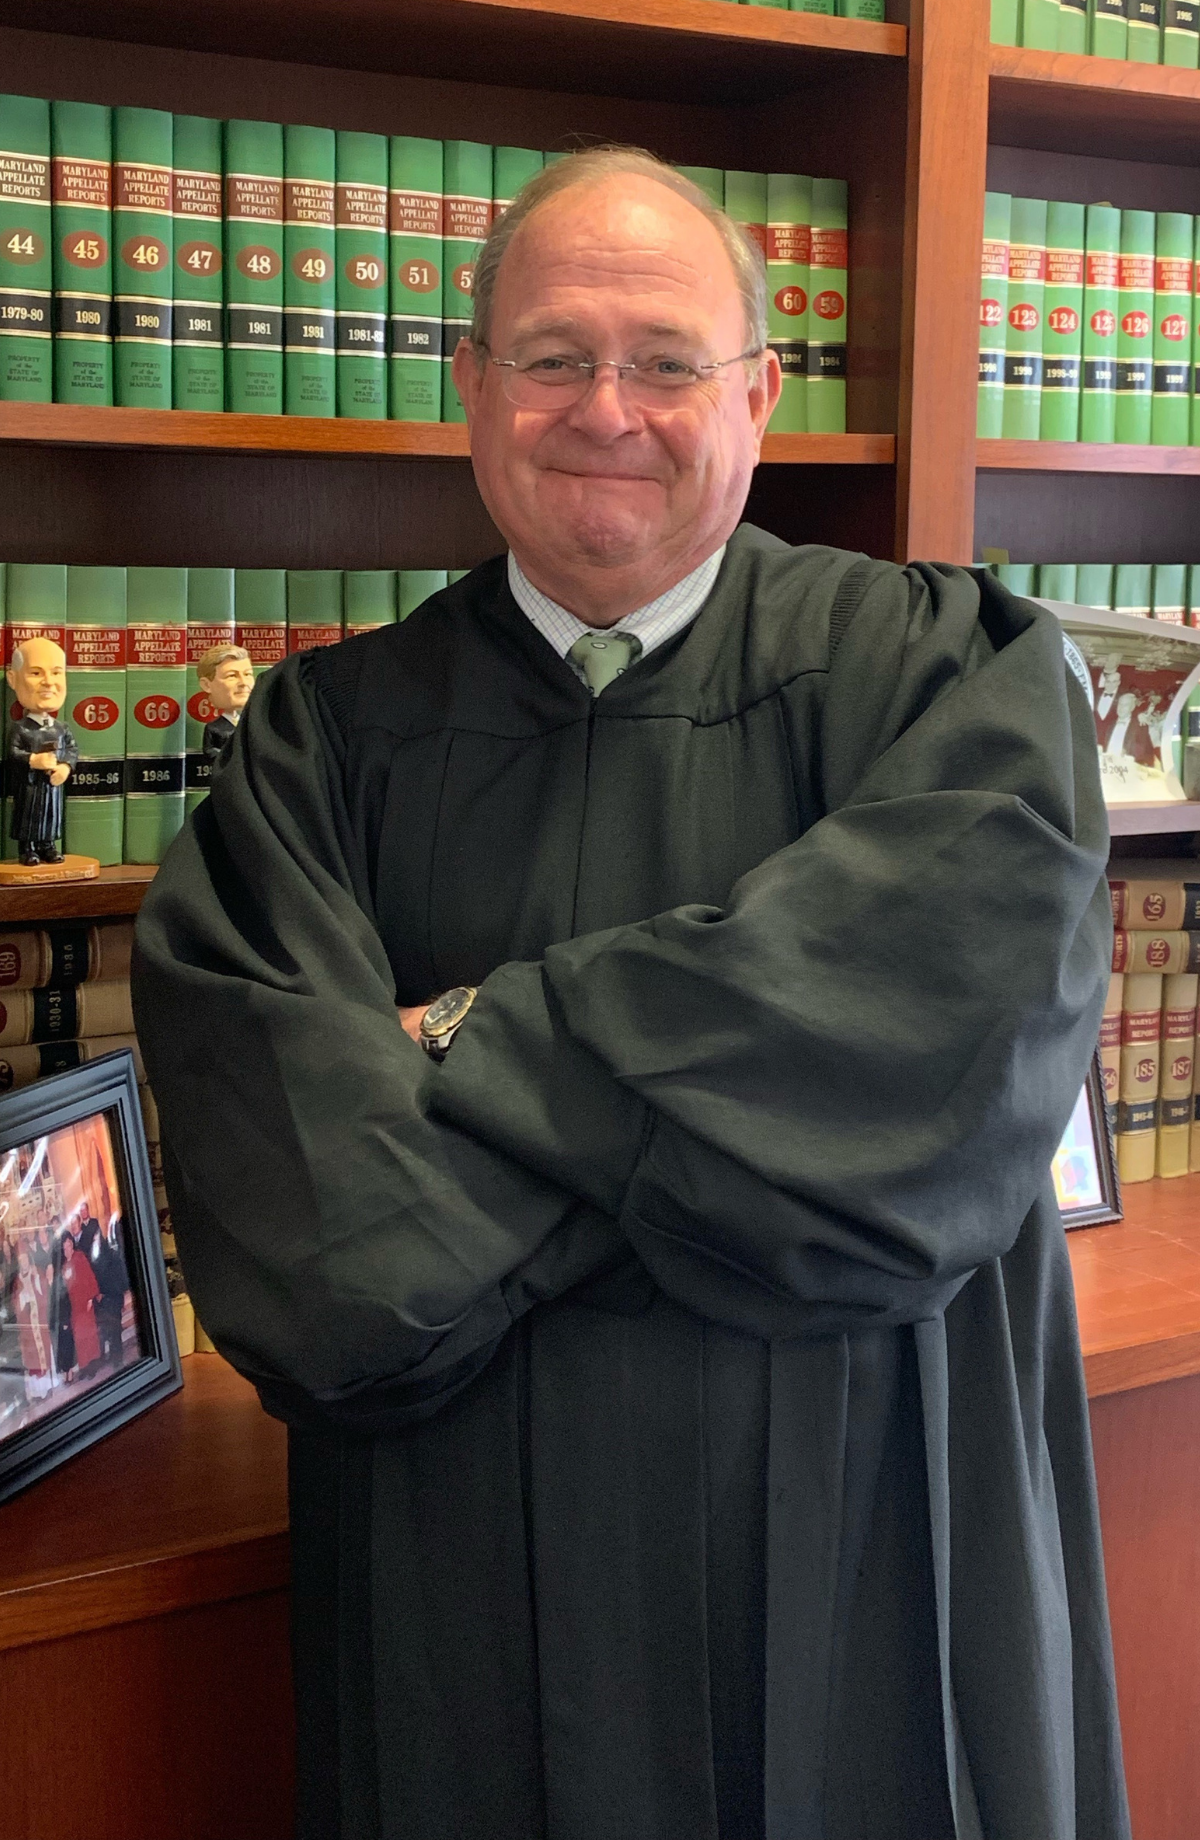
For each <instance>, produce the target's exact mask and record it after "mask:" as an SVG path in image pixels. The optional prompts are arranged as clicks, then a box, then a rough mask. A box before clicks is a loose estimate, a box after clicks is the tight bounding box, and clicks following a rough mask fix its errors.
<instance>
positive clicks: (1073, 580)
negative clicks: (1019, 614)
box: [1038, 562, 1079, 606]
mask: <svg viewBox="0 0 1200 1840" xmlns="http://www.w3.org/2000/svg"><path fill="white" fill-rule="evenodd" d="M1078 576H1079V570H1078V568H1077V567H1076V565H1075V563H1073V562H1043V563H1042V564H1041V565H1040V566H1039V568H1038V596H1039V598H1040V599H1041V600H1044V601H1066V602H1068V604H1069V605H1071V606H1074V605H1075V598H1076V595H1077V594H1078V592H1079V587H1078Z"/></svg>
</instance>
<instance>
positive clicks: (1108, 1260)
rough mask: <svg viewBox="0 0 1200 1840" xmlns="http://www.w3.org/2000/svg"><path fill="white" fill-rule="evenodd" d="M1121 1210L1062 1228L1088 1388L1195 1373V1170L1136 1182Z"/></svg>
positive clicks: (1199, 1322) (1199, 1232)
mask: <svg viewBox="0 0 1200 1840" xmlns="http://www.w3.org/2000/svg"><path fill="white" fill-rule="evenodd" d="M1124 1203H1125V1219H1124V1220H1123V1221H1120V1222H1118V1223H1117V1224H1116V1225H1114V1226H1110V1227H1081V1228H1078V1229H1077V1230H1076V1231H1074V1232H1072V1233H1069V1234H1068V1235H1067V1245H1068V1248H1069V1250H1070V1254H1071V1267H1072V1270H1073V1271H1074V1274H1075V1296H1076V1302H1077V1305H1078V1309H1079V1330H1080V1337H1081V1340H1082V1343H1083V1359H1084V1368H1085V1370H1086V1373H1087V1386H1088V1393H1089V1395H1090V1396H1091V1397H1092V1398H1097V1397H1099V1396H1100V1395H1102V1394H1105V1393H1122V1392H1128V1391H1130V1390H1132V1389H1133V1388H1135V1387H1139V1386H1152V1385H1154V1384H1156V1383H1157V1382H1158V1381H1160V1380H1178V1379H1182V1378H1183V1377H1184V1376H1186V1375H1188V1374H1200V1175H1193V1176H1180V1177H1179V1178H1178V1179H1176V1180H1172V1181H1154V1182H1139V1183H1136V1184H1133V1185H1129V1186H1127V1187H1126V1188H1125V1191H1124Z"/></svg>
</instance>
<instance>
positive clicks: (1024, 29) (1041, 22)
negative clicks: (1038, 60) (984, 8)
mask: <svg viewBox="0 0 1200 1840" xmlns="http://www.w3.org/2000/svg"><path fill="white" fill-rule="evenodd" d="M992 43H993V44H996V45H1024V46H1026V48H1027V49H1029V50H1032V51H1075V52H1083V53H1086V54H1090V55H1091V56H1092V57H1103V58H1126V59H1128V60H1129V62H1130V63H1134V64H1173V65H1176V66H1178V67H1179V68H1180V69H1183V70H1195V69H1196V68H1197V67H1198V66H1200V0H992Z"/></svg>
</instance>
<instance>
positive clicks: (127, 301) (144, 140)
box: [113, 109, 175, 409]
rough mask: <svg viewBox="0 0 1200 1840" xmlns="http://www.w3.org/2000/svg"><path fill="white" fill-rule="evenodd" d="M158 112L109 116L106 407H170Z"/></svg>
mask: <svg viewBox="0 0 1200 1840" xmlns="http://www.w3.org/2000/svg"><path fill="white" fill-rule="evenodd" d="M174 139H175V124H174V122H173V120H172V118H171V116H170V115H168V114H167V112H166V110H165V109H114V110H113V321H114V325H113V401H114V402H116V403H118V404H120V405H122V406H123V407H124V408H127V409H169V408H170V407H171V308H172V304H173V299H174V292H175V284H174V278H173V272H172V271H173V266H174V264H173V261H172V242H173V238H174V232H173V228H172V222H171V161H172V160H173V159H174V157H175V154H174Z"/></svg>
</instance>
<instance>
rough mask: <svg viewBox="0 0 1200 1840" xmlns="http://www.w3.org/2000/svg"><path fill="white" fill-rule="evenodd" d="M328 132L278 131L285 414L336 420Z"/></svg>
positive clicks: (331, 140) (332, 156) (333, 144)
mask: <svg viewBox="0 0 1200 1840" xmlns="http://www.w3.org/2000/svg"><path fill="white" fill-rule="evenodd" d="M336 157H337V137H336V135H335V134H334V131H333V129H332V128H296V127H291V126H288V127H286V128H285V129H284V130H283V408H284V413H285V415H336V414H337V360H336V357H335V355H334V354H335V351H336V338H335V320H334V310H335V308H336V305H337V280H336V274H337V270H336V266H335V258H336V249H335V243H334V176H335V164H336Z"/></svg>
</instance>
